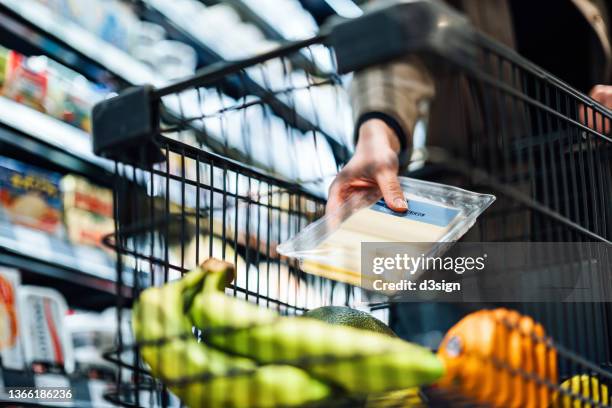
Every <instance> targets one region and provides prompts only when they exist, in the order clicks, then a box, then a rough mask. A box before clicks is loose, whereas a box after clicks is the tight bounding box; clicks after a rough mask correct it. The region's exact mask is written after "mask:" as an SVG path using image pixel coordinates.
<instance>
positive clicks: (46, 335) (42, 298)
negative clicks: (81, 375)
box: [18, 286, 75, 374]
mask: <svg viewBox="0 0 612 408" xmlns="http://www.w3.org/2000/svg"><path fill="white" fill-rule="evenodd" d="M18 299H19V302H18V304H19V311H20V316H21V319H20V329H21V333H22V335H23V349H24V356H25V361H26V364H27V365H28V366H30V367H32V366H33V365H36V366H37V368H35V371H37V372H45V371H49V372H57V373H58V374H70V373H72V372H73V371H74V366H75V364H74V353H73V348H72V341H71V339H70V333H69V332H68V330H66V326H65V323H64V318H65V316H66V314H67V313H68V307H67V305H66V300H65V299H64V297H63V296H62V295H61V294H60V293H59V292H58V291H56V290H55V289H50V288H43V287H38V286H21V287H20V288H19V292H18Z"/></svg>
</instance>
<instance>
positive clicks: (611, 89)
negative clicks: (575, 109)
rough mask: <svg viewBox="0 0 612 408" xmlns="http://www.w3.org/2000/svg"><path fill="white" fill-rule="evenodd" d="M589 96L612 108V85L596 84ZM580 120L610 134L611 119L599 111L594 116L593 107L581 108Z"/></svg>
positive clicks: (599, 131) (590, 126) (600, 131)
mask: <svg viewBox="0 0 612 408" xmlns="http://www.w3.org/2000/svg"><path fill="white" fill-rule="evenodd" d="M589 96H590V97H591V98H593V99H594V100H596V101H597V102H599V103H601V104H602V105H603V106H605V107H606V108H608V109H612V85H596V86H595V87H593V89H591V92H590V93H589ZM585 111H586V119H585ZM580 122H582V123H584V124H585V125H586V126H587V127H589V128H591V129H594V130H595V131H596V132H598V133H605V134H610V119H607V118H605V117H604V116H603V115H601V114H599V113H595V118H593V109H591V108H586V109H584V108H582V107H581V108H580ZM604 124H605V126H604Z"/></svg>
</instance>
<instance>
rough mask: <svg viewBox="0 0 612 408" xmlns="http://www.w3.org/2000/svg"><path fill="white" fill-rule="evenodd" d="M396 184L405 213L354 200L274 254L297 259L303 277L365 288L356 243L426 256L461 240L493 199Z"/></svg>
mask: <svg viewBox="0 0 612 408" xmlns="http://www.w3.org/2000/svg"><path fill="white" fill-rule="evenodd" d="M400 182H401V185H402V189H403V191H404V196H405V198H406V201H407V204H408V211H407V212H404V213H398V212H394V211H392V210H391V209H389V208H388V207H387V206H386V205H385V203H384V201H383V200H380V199H378V197H366V198H364V197H359V198H354V199H351V200H349V201H347V202H346V203H345V204H344V205H343V206H342V207H341V208H340V209H339V210H338V211H337V212H335V213H333V214H327V215H326V216H325V217H323V218H321V219H319V220H318V221H316V222H314V223H312V224H310V225H309V226H308V227H306V228H305V229H304V230H302V231H301V232H300V233H299V234H297V235H296V236H294V237H293V238H292V239H290V240H289V241H287V242H284V243H283V244H281V245H279V247H278V251H279V252H280V253H281V254H282V255H285V256H289V257H293V258H297V259H299V260H300V262H301V266H302V269H303V270H304V271H305V272H308V273H311V274H313V275H317V276H322V277H325V278H329V279H332V280H336V281H340V282H345V283H349V284H352V285H356V286H366V283H367V282H363V281H362V275H361V244H362V243H364V242H394V243H400V242H401V243H411V245H410V247H409V248H410V252H412V254H413V255H414V256H420V255H421V254H423V255H429V254H431V253H432V252H433V251H434V250H436V248H439V245H438V244H440V243H448V242H454V241H456V240H458V239H459V238H461V236H463V235H464V234H465V233H466V232H467V231H468V230H469V229H470V228H471V227H472V226H473V225H474V223H475V222H476V219H477V218H478V216H479V215H480V214H481V213H482V212H483V211H484V210H485V209H486V208H487V207H488V206H489V205H491V203H493V201H494V200H495V197H494V196H492V195H488V194H479V193H474V192H470V191H466V190H463V189H460V188H457V187H452V186H447V185H443V184H437V183H431V182H426V181H421V180H416V179H411V178H406V177H401V178H400ZM364 276H365V275H364Z"/></svg>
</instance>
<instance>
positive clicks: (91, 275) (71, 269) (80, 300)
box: [0, 222, 116, 309]
mask: <svg viewBox="0 0 612 408" xmlns="http://www.w3.org/2000/svg"><path fill="white" fill-rule="evenodd" d="M0 264H2V265H5V266H9V267H13V268H18V269H20V270H21V271H22V274H23V280H24V282H25V283H26V284H41V283H44V284H45V286H52V287H56V288H58V289H59V290H60V291H61V292H63V293H64V295H65V296H66V298H67V299H68V303H69V304H70V305H71V306H80V307H86V308H96V309H103V308H105V307H109V306H113V305H115V303H116V297H115V294H116V285H115V276H116V269H115V264H114V261H113V259H112V258H111V257H110V256H109V255H108V254H106V253H105V252H103V251H102V250H100V249H97V248H92V247H87V246H79V245H73V244H70V243H69V242H67V241H64V240H62V239H60V238H57V237H54V236H51V235H49V234H46V233H44V232H40V231H36V230H32V229H29V228H26V227H21V226H17V225H11V224H8V223H6V222H3V223H0Z"/></svg>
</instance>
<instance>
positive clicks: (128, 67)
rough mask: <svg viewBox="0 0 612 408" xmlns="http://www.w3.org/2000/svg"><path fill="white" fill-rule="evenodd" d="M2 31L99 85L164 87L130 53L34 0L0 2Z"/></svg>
mask: <svg viewBox="0 0 612 408" xmlns="http://www.w3.org/2000/svg"><path fill="white" fill-rule="evenodd" d="M0 29H1V30H2V32H4V33H7V34H9V35H11V36H12V37H13V38H16V39H19V40H21V41H23V42H25V43H26V44H27V45H29V46H30V47H33V48H34V49H35V50H38V51H40V52H41V53H43V54H46V55H50V56H52V57H53V58H54V59H56V60H57V61H59V62H61V63H63V64H65V65H66V66H68V67H71V68H73V69H75V70H76V71H78V72H80V73H82V74H83V75H85V76H87V77H89V78H90V79H93V80H94V81H97V82H108V81H109V80H112V79H113V78H115V79H119V80H120V81H121V82H123V85H126V84H137V85H139V84H146V83H149V84H154V85H161V83H160V81H159V79H156V77H155V75H154V74H153V72H152V71H151V70H150V69H149V68H148V67H147V66H146V65H145V64H142V63H140V62H139V61H137V60H135V59H134V58H132V57H131V56H130V55H129V54H127V53H125V52H123V51H122V50H119V49H118V48H116V47H114V46H112V45H111V44H108V43H106V42H105V41H103V40H101V39H99V38H98V37H96V36H95V35H94V34H92V33H90V32H88V31H87V30H84V29H83V28H81V27H80V26H78V25H77V24H75V23H73V22H71V21H69V20H67V19H65V18H63V17H62V16H58V15H56V14H55V13H53V12H52V11H51V10H49V9H48V8H46V7H45V6H44V5H42V4H40V3H38V2H35V1H32V0H0Z"/></svg>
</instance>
